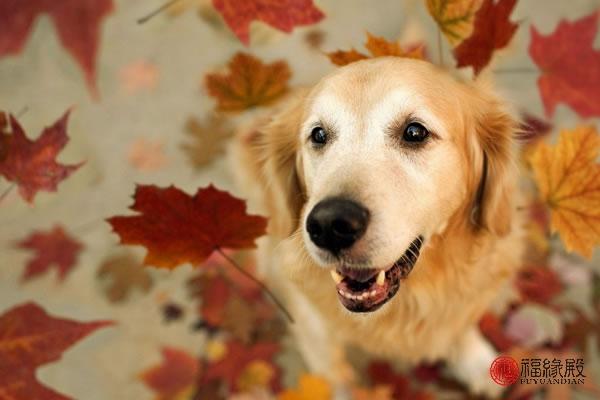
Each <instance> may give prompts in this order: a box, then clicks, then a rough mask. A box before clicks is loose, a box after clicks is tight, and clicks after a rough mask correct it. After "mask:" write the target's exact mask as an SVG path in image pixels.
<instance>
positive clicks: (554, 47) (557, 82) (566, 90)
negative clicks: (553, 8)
mask: <svg viewBox="0 0 600 400" xmlns="http://www.w3.org/2000/svg"><path fill="white" fill-rule="evenodd" d="M599 15H600V13H599V12H597V11H596V12H594V13H593V14H591V15H589V16H587V17H584V18H581V19H579V20H577V21H574V22H568V21H564V20H563V21H561V22H560V23H559V25H558V27H557V28H556V30H555V31H554V32H553V33H551V34H549V35H548V36H543V35H541V34H540V33H539V32H538V31H537V29H536V28H535V27H533V26H532V27H531V43H530V45H529V55H530V56H531V58H532V59H533V61H534V62H535V63H536V64H537V66H538V67H539V68H540V70H541V76H540V77H539V78H538V81H537V84H538V88H539V90H540V95H541V97H542V102H543V103H544V110H545V111H546V115H547V116H552V115H553V114H554V109H555V108H556V105H557V104H558V103H560V102H563V103H566V104H568V105H569V106H570V107H571V108H572V109H573V110H574V111H575V112H576V113H578V114H579V115H580V116H582V117H593V116H600V101H599V97H598V93H600V50H594V49H593V43H594V40H595V38H596V32H597V31H598V16H599Z"/></svg>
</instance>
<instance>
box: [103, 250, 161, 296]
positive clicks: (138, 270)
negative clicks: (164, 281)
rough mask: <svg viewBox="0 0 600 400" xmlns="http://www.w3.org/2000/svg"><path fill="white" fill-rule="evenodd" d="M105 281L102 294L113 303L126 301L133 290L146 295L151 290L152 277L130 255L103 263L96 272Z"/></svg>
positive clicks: (120, 256)
mask: <svg viewBox="0 0 600 400" xmlns="http://www.w3.org/2000/svg"><path fill="white" fill-rule="evenodd" d="M97 276H98V278H100V279H102V280H103V281H105V282H104V283H105V285H104V294H105V295H106V297H107V298H108V299H109V300H110V301H111V302H113V303H119V302H122V301H125V300H127V298H128V297H129V295H130V293H131V291H132V290H134V289H138V290H140V291H141V292H143V293H147V292H148V291H149V290H150V288H152V284H153V282H152V276H150V274H149V273H148V271H147V270H146V269H145V268H144V267H143V266H142V265H141V264H140V263H139V262H138V261H137V260H136V259H135V258H134V257H133V256H131V255H130V254H126V255H119V256H116V257H111V258H109V259H108V260H106V261H104V262H103V263H102V265H101V266H100V268H98V272H97Z"/></svg>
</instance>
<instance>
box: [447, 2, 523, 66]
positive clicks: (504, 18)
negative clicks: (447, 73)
mask: <svg viewBox="0 0 600 400" xmlns="http://www.w3.org/2000/svg"><path fill="white" fill-rule="evenodd" d="M515 4H517V0H498V2H497V3H494V0H484V1H483V4H482V5H481V7H480V8H479V10H478V11H477V13H476V14H475V22H474V27H473V33H472V34H471V36H469V37H468V38H467V39H465V40H463V41H462V43H461V44H459V45H458V46H457V47H456V48H455V49H454V51H453V52H454V57H455V58H456V61H457V65H456V66H457V67H466V66H471V67H473V70H474V72H475V75H477V74H479V72H480V71H481V70H482V69H483V68H484V67H485V66H486V65H488V64H489V62H490V60H491V59H492V54H493V53H494V51H495V50H499V49H502V48H504V47H506V46H507V45H508V43H509V42H510V40H511V39H512V37H513V36H514V34H515V32H516V31H517V28H518V25H517V24H515V23H513V22H511V21H510V20H509V18H510V14H511V13H512V11H513V9H514V8H515Z"/></svg>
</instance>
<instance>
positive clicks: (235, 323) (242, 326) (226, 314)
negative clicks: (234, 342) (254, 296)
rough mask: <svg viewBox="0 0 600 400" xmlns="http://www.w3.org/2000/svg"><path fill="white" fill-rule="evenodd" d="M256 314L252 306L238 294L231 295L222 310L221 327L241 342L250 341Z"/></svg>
mask: <svg viewBox="0 0 600 400" xmlns="http://www.w3.org/2000/svg"><path fill="white" fill-rule="evenodd" d="M256 319H257V318H256V315H255V313H254V307H253V306H252V304H250V303H249V302H246V301H244V299H242V298H241V297H240V296H231V297H230V298H229V299H228V300H227V303H226V304H225V309H224V310H223V323H222V325H221V326H222V328H223V329H225V330H226V331H228V332H229V333H231V334H232V335H233V337H235V338H236V339H239V340H240V341H242V342H243V343H250V340H251V339H252V334H253V333H254V329H255V326H256V325H255V323H256Z"/></svg>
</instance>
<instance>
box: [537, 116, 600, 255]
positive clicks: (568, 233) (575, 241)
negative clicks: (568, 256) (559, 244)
mask: <svg viewBox="0 0 600 400" xmlns="http://www.w3.org/2000/svg"><path fill="white" fill-rule="evenodd" d="M599 153H600V135H599V134H598V131H596V128H595V127H593V126H580V127H577V128H575V129H574V130H572V131H568V130H564V131H562V132H561V133H560V137H559V139H558V142H557V144H556V145H555V146H552V147H551V146H549V145H548V144H546V143H540V144H539V145H538V146H537V148H536V149H535V150H534V151H533V152H532V154H531V156H530V158H529V161H530V163H531V166H532V169H533V172H534V175H535V181H536V183H537V186H538V189H539V192H540V195H541V197H542V198H543V199H544V201H545V202H546V203H547V204H548V206H549V207H550V209H551V228H552V231H553V232H558V233H559V234H560V236H561V238H562V239H563V242H564V243H565V246H566V248H567V249H568V250H569V251H575V252H578V253H580V254H582V255H584V256H585V257H587V258H590V257H591V256H592V251H593V248H594V246H595V245H597V244H598V243H600V164H598V163H597V162H596V159H597V157H598V154H599Z"/></svg>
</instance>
